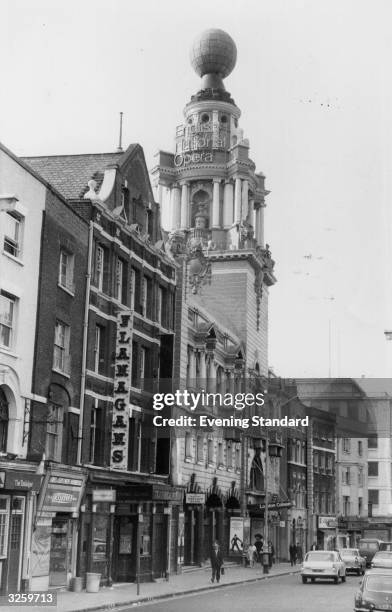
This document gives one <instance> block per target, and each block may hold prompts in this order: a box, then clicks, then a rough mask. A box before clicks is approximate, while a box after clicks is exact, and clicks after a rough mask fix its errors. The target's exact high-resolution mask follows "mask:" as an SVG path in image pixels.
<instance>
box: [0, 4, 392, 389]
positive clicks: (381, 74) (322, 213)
mask: <svg viewBox="0 0 392 612" xmlns="http://www.w3.org/2000/svg"><path fill="white" fill-rule="evenodd" d="M0 23H1V36H0V62H1V68H0V74H1V77H0V83H1V103H0V105H1V113H0V140H1V141H2V142H3V143H4V144H5V145H6V146H8V147H9V148H10V149H11V150H12V151H13V152H15V153H16V154H17V155H44V154H61V153H92V152H107V151H112V150H115V148H116V147H117V144H118V113H119V111H123V112H124V146H126V145H128V144H129V143H131V142H139V143H140V144H141V145H142V146H143V148H144V151H145V155H146V160H147V164H148V166H149V167H150V168H151V167H152V166H153V164H154V157H153V155H154V153H155V152H156V151H157V150H158V149H166V150H171V149H172V148H173V143H174V133H175V126H176V125H177V124H179V123H180V122H181V120H182V109H183V107H184V105H185V104H186V103H187V102H188V101H189V99H190V96H191V95H192V94H193V93H195V92H196V91H197V89H198V87H199V78H198V77H197V75H196V74H195V73H194V72H193V70H192V68H191V66H190V63H189V48H190V45H191V43H192V40H193V39H194V37H195V36H196V35H198V34H199V33H200V32H201V31H203V30H204V29H206V28H210V27H218V28H222V29H224V30H226V31H227V32H228V33H229V34H230V35H231V36H232V37H233V38H234V40H235V42H236V45H237V49H238V61H237V66H236V68H235V69H234V72H233V73H232V74H231V75H230V76H229V77H228V78H227V79H226V81H225V84H226V88H227V89H228V91H230V93H231V94H232V96H233V97H234V99H235V101H236V104H237V105H238V106H239V107H240V108H241V110H242V117H241V120H240V121H241V126H242V127H243V128H244V131H245V137H248V138H249V140H250V145H251V151H250V154H251V157H252V158H253V160H254V161H255V163H256V165H257V170H258V171H262V172H263V173H264V174H265V175H266V177H267V182H266V185H267V188H268V189H270V190H271V194H270V195H269V196H268V198H267V205H268V208H267V212H266V230H265V236H266V241H267V242H268V243H269V244H270V247H271V251H272V255H273V258H274V259H275V260H276V269H275V270H276V276H277V278H278V283H277V284H276V285H275V287H273V288H272V289H271V298H270V351H269V352H270V364H271V365H272V366H273V368H274V371H275V372H276V373H277V374H279V375H282V376H328V375H329V372H330V373H331V374H332V376H338V375H340V376H361V375H366V376H374V377H383V376H390V375H392V359H389V355H388V353H389V352H391V353H392V342H391V343H390V345H389V346H388V343H387V342H386V341H385V339H384V330H385V329H392V299H391V296H392V273H391V266H392V247H391V246H390V245H391V244H392V234H391V231H390V228H391V227H392V214H391V210H390V209H391V200H392V199H391V195H392V180H391V172H392V145H391V139H392V128H391V108H392V82H391V79H392V77H391V74H392V67H391V58H392V48H391V47H392V43H391V38H392V37H391V34H390V31H391V23H392V2H391V1H390V0H368V1H364V0H328V1H327V0H322V1H321V0H303V1H300V0H286V1H285V0H255V1H253V0H247V1H245V0H243V1H238V2H236V1H234V0H225V1H220V0H207V1H206V0H198V1H195V2H186V1H185V0H183V1H181V2H180V1H177V0H165V2H162V1H159V0H157V1H153V0H143V1H142V2H141V1H137V2H136V1H133V0H111V2H108V1H105V2H104V1H101V0H94V1H90V0H83V1H80V0H79V1H78V2H76V1H74V0H67V2H60V1H59V0H50V1H41V0H9V1H8V0H1V2H0ZM305 256H306V257H305Z"/></svg>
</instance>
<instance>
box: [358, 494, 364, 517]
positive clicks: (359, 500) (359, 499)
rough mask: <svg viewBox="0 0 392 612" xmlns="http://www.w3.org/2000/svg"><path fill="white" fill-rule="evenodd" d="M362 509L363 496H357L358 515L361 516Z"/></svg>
mask: <svg viewBox="0 0 392 612" xmlns="http://www.w3.org/2000/svg"><path fill="white" fill-rule="evenodd" d="M362 511H363V498H362V497H358V514H359V516H361V514H362Z"/></svg>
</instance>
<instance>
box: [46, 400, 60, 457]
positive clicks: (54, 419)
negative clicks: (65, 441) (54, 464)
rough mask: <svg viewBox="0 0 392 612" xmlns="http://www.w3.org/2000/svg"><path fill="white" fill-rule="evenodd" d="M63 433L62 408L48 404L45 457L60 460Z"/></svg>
mask: <svg viewBox="0 0 392 612" xmlns="http://www.w3.org/2000/svg"><path fill="white" fill-rule="evenodd" d="M62 433H63V409H62V407H61V406H58V405H56V404H49V406H48V416H47V421H46V448H45V455H46V458H47V459H51V460H53V461H60V460H61V442H62Z"/></svg>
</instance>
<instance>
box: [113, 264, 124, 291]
mask: <svg viewBox="0 0 392 612" xmlns="http://www.w3.org/2000/svg"><path fill="white" fill-rule="evenodd" d="M123 274H124V265H123V262H122V261H121V259H120V258H119V257H117V259H116V280H115V282H116V286H115V289H114V297H115V298H116V300H118V301H119V302H122V298H123Z"/></svg>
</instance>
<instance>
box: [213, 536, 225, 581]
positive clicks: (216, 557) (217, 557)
mask: <svg viewBox="0 0 392 612" xmlns="http://www.w3.org/2000/svg"><path fill="white" fill-rule="evenodd" d="M222 566H223V556H222V552H221V549H220V546H219V542H214V544H213V546H212V551H211V572H212V573H211V582H215V579H216V581H217V582H219V581H220V577H221V571H222Z"/></svg>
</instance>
